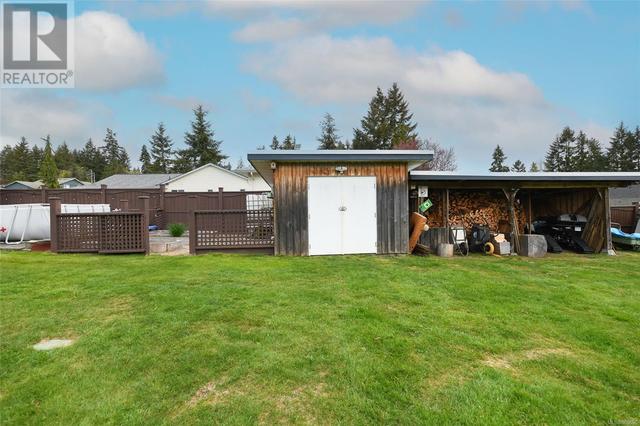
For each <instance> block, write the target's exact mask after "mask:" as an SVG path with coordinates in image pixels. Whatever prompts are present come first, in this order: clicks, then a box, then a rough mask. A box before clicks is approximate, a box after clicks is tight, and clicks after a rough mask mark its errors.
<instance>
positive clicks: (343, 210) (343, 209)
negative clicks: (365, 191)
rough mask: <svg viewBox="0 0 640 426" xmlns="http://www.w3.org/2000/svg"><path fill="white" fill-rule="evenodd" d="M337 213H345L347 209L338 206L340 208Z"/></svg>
mask: <svg viewBox="0 0 640 426" xmlns="http://www.w3.org/2000/svg"><path fill="white" fill-rule="evenodd" d="M338 211H340V212H346V211H347V208H346V207H345V206H340V207H338Z"/></svg>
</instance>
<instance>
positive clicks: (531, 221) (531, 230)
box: [527, 190, 533, 234]
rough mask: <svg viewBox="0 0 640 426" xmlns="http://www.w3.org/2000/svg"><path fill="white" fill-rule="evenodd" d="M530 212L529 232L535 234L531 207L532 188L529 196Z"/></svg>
mask: <svg viewBox="0 0 640 426" xmlns="http://www.w3.org/2000/svg"><path fill="white" fill-rule="evenodd" d="M528 199H529V200H528V208H527V210H528V212H527V217H528V218H529V233H530V234H533V217H532V215H533V209H532V208H531V190H529V197H528Z"/></svg>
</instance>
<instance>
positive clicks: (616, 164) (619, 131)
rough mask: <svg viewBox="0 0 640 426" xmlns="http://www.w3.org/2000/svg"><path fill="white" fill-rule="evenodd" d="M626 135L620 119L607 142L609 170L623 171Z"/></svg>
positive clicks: (625, 154)
mask: <svg viewBox="0 0 640 426" xmlns="http://www.w3.org/2000/svg"><path fill="white" fill-rule="evenodd" d="M627 135H628V132H627V129H626V127H624V123H623V122H622V121H621V122H620V125H619V126H618V127H617V128H616V130H615V132H614V133H613V136H612V137H611V141H610V143H609V148H608V149H607V162H608V163H609V170H611V171H614V172H621V171H625V168H626V167H625V166H626V165H627V158H626V156H627V152H626V151H627V150H626V146H625V145H626V142H627V137H628V136H627Z"/></svg>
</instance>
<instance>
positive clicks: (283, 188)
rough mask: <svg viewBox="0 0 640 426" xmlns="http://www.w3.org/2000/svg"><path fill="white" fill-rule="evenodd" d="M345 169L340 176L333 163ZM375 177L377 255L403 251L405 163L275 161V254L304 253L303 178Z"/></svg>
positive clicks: (405, 246)
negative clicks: (276, 162)
mask: <svg viewBox="0 0 640 426" xmlns="http://www.w3.org/2000/svg"><path fill="white" fill-rule="evenodd" d="M339 165H344V166H346V167H347V170H346V171H345V172H344V173H343V174H342V175H340V174H339V173H337V172H336V166H339ZM309 176H375V177H376V197H377V201H376V203H377V207H376V216H377V225H378V229H377V239H378V254H395V253H407V251H408V246H409V220H408V217H409V200H408V193H409V187H408V173H407V164H406V163H347V162H345V163H341V164H336V163H278V164H277V167H276V169H275V170H274V174H273V181H274V185H273V192H274V195H273V196H274V209H275V253H276V254H281V255H308V254H309V251H308V246H309V233H308V217H309V216H308V215H309V212H308V209H307V177H309Z"/></svg>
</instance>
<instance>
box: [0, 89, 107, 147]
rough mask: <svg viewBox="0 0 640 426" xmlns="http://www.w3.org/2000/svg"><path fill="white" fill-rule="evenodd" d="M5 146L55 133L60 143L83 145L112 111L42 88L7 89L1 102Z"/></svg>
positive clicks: (54, 137)
mask: <svg viewBox="0 0 640 426" xmlns="http://www.w3.org/2000/svg"><path fill="white" fill-rule="evenodd" d="M0 109H1V110H2V114H1V119H0V127H1V128H2V135H1V140H0V143H1V144H2V145H7V144H15V143H16V142H17V141H18V140H19V138H20V137H21V136H25V137H26V138H27V140H29V142H30V143H32V144H36V143H37V144H40V145H41V141H40V138H41V137H43V136H46V135H47V134H50V135H51V138H52V140H53V141H55V142H56V143H59V142H62V141H67V142H70V143H71V144H72V146H79V144H82V143H84V142H85V141H86V140H87V139H88V138H89V137H90V136H95V135H94V133H93V132H94V131H95V129H96V128H99V127H98V124H97V123H96V121H95V120H96V118H95V117H100V119H99V120H104V119H108V118H109V117H110V115H111V114H110V111H109V110H107V109H106V108H104V107H102V106H100V105H97V104H90V103H85V102H82V101H79V100H77V99H71V98H66V97H62V96H59V95H55V94H53V93H52V92H50V91H48V90H42V89H33V90H28V89H11V90H4V91H3V93H2V99H1V101H0Z"/></svg>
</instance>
